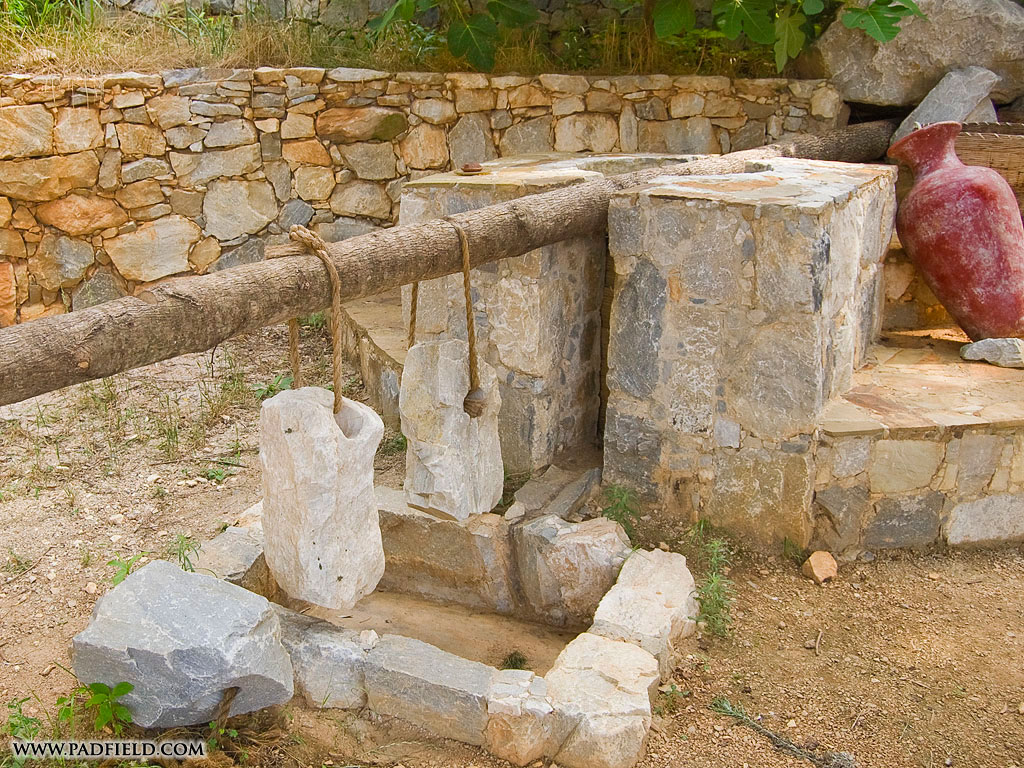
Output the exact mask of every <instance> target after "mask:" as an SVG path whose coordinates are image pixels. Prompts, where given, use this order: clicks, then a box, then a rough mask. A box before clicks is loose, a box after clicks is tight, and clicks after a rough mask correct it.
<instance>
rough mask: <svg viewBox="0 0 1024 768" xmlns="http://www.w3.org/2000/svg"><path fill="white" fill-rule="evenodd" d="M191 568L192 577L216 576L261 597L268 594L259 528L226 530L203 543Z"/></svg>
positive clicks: (266, 570) (268, 580)
mask: <svg viewBox="0 0 1024 768" xmlns="http://www.w3.org/2000/svg"><path fill="white" fill-rule="evenodd" d="M194 565H195V571H196V573H205V574H208V575H210V576H216V577H217V578H218V579H224V580H225V581H230V582H231V583H232V584H237V585H238V586H240V587H244V588H245V589H248V590H249V591H250V592H255V593H256V594H258V595H263V596H264V597H266V596H268V594H269V593H270V582H271V576H270V571H269V569H268V568H267V561H266V560H265V559H264V557H263V530H262V529H261V528H258V527H257V528H242V527H239V526H235V525H232V526H229V527H228V528H226V529H224V531H223V532H222V533H220V534H219V535H217V536H215V537H214V538H213V539H211V540H210V541H207V542H204V543H203V545H202V547H200V549H199V557H197V558H196V561H195V564H194Z"/></svg>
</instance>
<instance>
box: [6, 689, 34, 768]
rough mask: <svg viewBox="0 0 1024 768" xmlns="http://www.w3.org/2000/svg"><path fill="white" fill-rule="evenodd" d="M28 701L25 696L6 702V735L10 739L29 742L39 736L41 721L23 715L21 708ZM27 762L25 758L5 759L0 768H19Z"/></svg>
mask: <svg viewBox="0 0 1024 768" xmlns="http://www.w3.org/2000/svg"><path fill="white" fill-rule="evenodd" d="M28 700H29V697H28V696H26V697H25V698H23V699H12V700H11V701H9V702H7V728H6V734H7V735H8V736H9V737H10V738H12V739H19V740H21V741H31V740H32V739H34V738H36V737H37V736H38V735H39V731H40V730H41V729H42V725H43V724H42V721H40V720H39V718H38V717H31V716H30V715H27V714H25V712H24V711H23V710H22V707H23V706H24V705H25V702H26V701H28ZM26 760H28V758H27V757H18V758H15V757H13V756H12V757H7V758H4V760H3V761H2V762H0V766H4V767H5V768H6V766H8V765H12V766H15V768H21V766H22V765H24V764H25V761H26Z"/></svg>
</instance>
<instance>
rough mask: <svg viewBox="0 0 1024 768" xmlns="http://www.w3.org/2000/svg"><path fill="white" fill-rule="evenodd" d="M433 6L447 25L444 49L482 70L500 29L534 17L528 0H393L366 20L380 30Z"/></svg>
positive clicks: (489, 61) (491, 57)
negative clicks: (485, 0)
mask: <svg viewBox="0 0 1024 768" xmlns="http://www.w3.org/2000/svg"><path fill="white" fill-rule="evenodd" d="M435 8H436V9H437V10H438V12H439V13H440V16H441V18H442V20H443V21H444V22H445V23H446V24H447V28H448V35H447V41H448V50H449V51H451V53H452V55H453V56H455V57H456V58H459V59H464V60H465V61H468V62H469V63H470V64H471V65H472V66H473V67H475V68H476V69H479V70H482V71H485V72H486V71H490V70H491V69H493V68H494V56H495V52H496V50H497V46H498V41H499V39H500V37H501V32H502V30H504V29H522V28H526V27H528V26H530V25H531V24H533V22H535V21H536V20H537V18H538V13H537V9H536V8H535V7H534V6H533V4H532V3H531V2H529V0H490V2H488V3H487V4H486V6H483V7H480V5H478V4H472V3H470V2H469V1H468V0H396V2H395V3H394V5H392V6H391V7H390V8H388V10H387V11H385V12H384V13H383V14H382V15H380V16H379V17H377V18H376V19H374V20H373V21H371V22H370V28H371V30H373V31H374V32H376V33H378V34H379V33H381V32H383V31H384V30H386V29H387V28H388V27H390V26H392V25H393V24H396V23H399V22H407V23H408V22H411V21H412V20H413V18H414V17H415V16H416V14H418V13H419V14H423V13H426V12H428V11H430V10H433V9H435Z"/></svg>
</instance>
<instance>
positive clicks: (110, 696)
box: [72, 682, 135, 736]
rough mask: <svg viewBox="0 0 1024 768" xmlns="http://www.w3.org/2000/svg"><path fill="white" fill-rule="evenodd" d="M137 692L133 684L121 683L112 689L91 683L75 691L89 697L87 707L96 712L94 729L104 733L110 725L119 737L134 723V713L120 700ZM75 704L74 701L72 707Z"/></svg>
mask: <svg viewBox="0 0 1024 768" xmlns="http://www.w3.org/2000/svg"><path fill="white" fill-rule="evenodd" d="M133 690H135V686H134V685H132V684H131V683H126V682H120V683H118V684H117V685H115V686H114V687H113V688H111V687H110V686H109V685H106V684H105V683H89V684H88V685H85V686H82V687H81V688H78V689H77V690H76V691H75V695H81V696H88V697H89V698H88V699H86V701H85V705H84V706H85V707H87V708H88V709H92V710H95V713H96V719H95V721H94V722H93V729H94V730H96V731H102V730H103V729H104V728H105V727H107V726H108V725H109V726H110V728H111V730H113V731H114V733H115V734H117V735H118V736H120V735H121V732H122V731H123V730H124V727H125V726H126V725H129V724H131V722H132V713H131V712H130V711H129V710H128V707H126V706H125V705H124V704H122V703H120V702H119V701H118V699H120V698H121V697H123V696H127V695H128V694H129V693H131V692H132V691H133ZM73 706H74V702H73V701H72V707H73ZM72 711H73V710H72Z"/></svg>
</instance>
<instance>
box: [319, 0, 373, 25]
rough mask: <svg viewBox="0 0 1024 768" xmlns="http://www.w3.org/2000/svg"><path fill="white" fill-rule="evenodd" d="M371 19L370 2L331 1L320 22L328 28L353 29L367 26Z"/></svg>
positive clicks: (363, 0)
mask: <svg viewBox="0 0 1024 768" xmlns="http://www.w3.org/2000/svg"><path fill="white" fill-rule="evenodd" d="M369 17H370V4H369V0H330V2H329V3H328V4H327V7H326V8H325V9H324V10H323V12H322V13H321V14H320V18H319V21H320V23H321V24H323V25H324V26H327V27H335V28H340V29H353V28H357V27H361V26H363V25H364V24H366V22H367V20H368V19H369Z"/></svg>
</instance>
